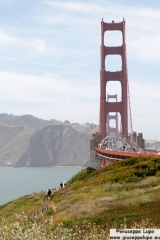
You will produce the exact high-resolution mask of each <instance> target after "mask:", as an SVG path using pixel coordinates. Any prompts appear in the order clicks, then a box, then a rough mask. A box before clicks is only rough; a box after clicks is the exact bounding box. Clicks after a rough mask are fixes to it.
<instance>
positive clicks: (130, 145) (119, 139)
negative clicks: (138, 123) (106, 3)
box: [90, 19, 160, 168]
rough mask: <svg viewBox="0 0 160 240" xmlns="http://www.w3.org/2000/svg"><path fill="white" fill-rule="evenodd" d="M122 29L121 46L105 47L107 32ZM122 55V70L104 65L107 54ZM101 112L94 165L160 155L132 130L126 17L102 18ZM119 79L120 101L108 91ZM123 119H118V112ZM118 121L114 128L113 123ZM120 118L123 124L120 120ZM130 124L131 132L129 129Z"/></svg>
mask: <svg viewBox="0 0 160 240" xmlns="http://www.w3.org/2000/svg"><path fill="white" fill-rule="evenodd" d="M108 31H112V32H113V31H120V32H121V34H122V44H121V45H120V46H106V45H105V41H104V37H105V32H108ZM109 55H114V56H115V55H119V56H120V57H121V62H122V68H121V70H120V71H109V70H108V69H107V66H105V65H106V64H105V60H106V57H107V56H109ZM100 59H101V63H100V113H99V130H98V132H97V133H96V134H93V135H92V139H91V140H90V163H91V162H92V166H93V167H95V168H99V167H105V166H106V165H107V164H109V163H111V162H113V161H118V160H122V159H125V158H128V157H137V156H148V155H152V156H153V157H160V155H159V153H157V152H156V151H153V150H152V151H150V150H149V149H148V150H147V149H145V141H144V139H143V135H142V133H139V134H138V135H137V133H136V132H133V126H132V114H131V104H130V93H129V81H128V69H127V54H126V39H125V20H124V19H123V21H122V22H118V23H116V22H114V21H112V22H111V23H106V22H104V21H103V19H102V21H101V46H100ZM115 81H118V82H120V86H121V100H120V101H118V96H117V93H115V94H108V93H107V83H108V82H115ZM118 114H119V115H120V119H119V117H118V116H119V115H118ZM111 120H112V121H115V127H111V125H110V122H111ZM119 121H120V123H119ZM128 126H129V127H130V132H129V129H128Z"/></svg>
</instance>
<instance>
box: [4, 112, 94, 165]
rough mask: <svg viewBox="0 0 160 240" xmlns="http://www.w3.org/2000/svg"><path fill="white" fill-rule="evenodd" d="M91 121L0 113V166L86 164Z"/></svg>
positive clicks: (91, 129)
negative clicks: (73, 121)
mask: <svg viewBox="0 0 160 240" xmlns="http://www.w3.org/2000/svg"><path fill="white" fill-rule="evenodd" d="M96 131H97V125H95V124H89V123H86V124H78V123H73V124H71V123H70V122H69V121H68V120H66V121H65V122H64V123H63V122H60V121H58V120H55V119H52V120H49V121H46V120H43V119H39V118H36V117H34V116H32V115H22V116H14V115H9V114H0V165H1V166H6V165H8V164H11V166H14V167H42V166H62V165H63V166H87V164H88V162H89V139H90V136H91V134H92V133H94V132H96Z"/></svg>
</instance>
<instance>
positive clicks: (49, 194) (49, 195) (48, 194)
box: [47, 189, 52, 200]
mask: <svg viewBox="0 0 160 240" xmlns="http://www.w3.org/2000/svg"><path fill="white" fill-rule="evenodd" d="M51 193H52V192H51V190H50V189H48V191H47V197H48V200H51Z"/></svg>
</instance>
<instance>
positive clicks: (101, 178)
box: [0, 157, 160, 239]
mask: <svg viewBox="0 0 160 240" xmlns="http://www.w3.org/2000/svg"><path fill="white" fill-rule="evenodd" d="M44 195H45V193H43V192H41V193H35V194H32V195H28V196H24V197H22V198H19V199H17V200H15V201H12V202H10V203H8V204H5V205H3V206H0V218H1V219H3V220H1V223H0V224H1V225H0V227H1V230H2V231H1V233H0V234H7V233H11V232H14V231H15V233H16V232H17V234H21V235H22V234H28V236H31V235H29V234H31V233H30V232H32V236H34V237H35V236H37V235H34V234H38V236H39V238H33V239H62V236H63V239H108V231H109V229H110V228H117V227H121V228H122V227H126V228H156V227H157V228H160V218H159V215H160V159H155V158H150V157H148V158H142V157H141V158H133V159H127V160H123V161H119V162H116V163H113V164H111V165H109V166H107V167H106V168H103V169H99V170H94V169H91V168H86V169H84V170H82V171H80V172H79V173H78V174H76V175H75V176H74V177H73V178H71V179H70V180H69V181H68V183H67V186H66V187H65V188H62V189H57V190H52V196H51V200H46V201H45V204H47V205H48V210H45V211H43V213H42V208H43V205H42V199H43V197H44ZM15 224H17V225H16V226H19V227H17V228H16V227H15ZM35 226H36V227H35ZM18 229H22V231H21V233H19V230H18ZM35 229H36V230H35ZM13 230H14V231H13ZM11 234H12V233H11ZM45 234H46V235H45ZM67 234H68V235H67ZM1 236H2V235H0V237H1ZM17 236H18V235H17ZM22 236H23V235H22ZM42 236H43V237H44V236H45V238H43V237H42ZM57 236H59V238H56V237H57ZM69 236H70V237H69ZM71 236H72V237H71ZM87 237H88V238H87ZM2 239H3V238H2ZM4 239H5V238H4ZM13 239H14V238H13ZM15 239H21V238H18V237H17V238H15ZM23 239H27V238H23ZM29 239H32V238H31V237H30V238H29Z"/></svg>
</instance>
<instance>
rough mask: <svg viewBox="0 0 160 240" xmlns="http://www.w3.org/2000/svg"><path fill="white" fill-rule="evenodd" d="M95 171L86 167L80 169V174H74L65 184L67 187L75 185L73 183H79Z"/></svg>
mask: <svg viewBox="0 0 160 240" xmlns="http://www.w3.org/2000/svg"><path fill="white" fill-rule="evenodd" d="M94 171H95V169H94V168H91V167H87V168H85V169H82V170H81V171H80V172H78V173H77V174H75V175H74V176H73V177H72V178H71V179H70V180H69V181H68V182H67V185H68V184H71V183H75V182H78V181H81V180H83V179H84V178H85V177H87V176H88V175H89V174H90V173H92V172H94Z"/></svg>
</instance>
